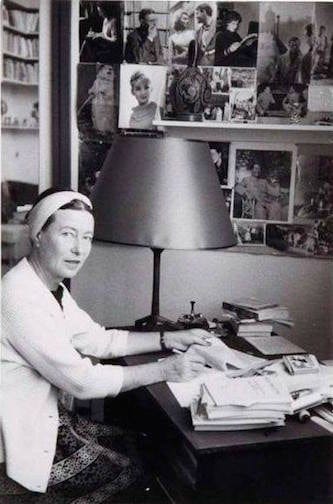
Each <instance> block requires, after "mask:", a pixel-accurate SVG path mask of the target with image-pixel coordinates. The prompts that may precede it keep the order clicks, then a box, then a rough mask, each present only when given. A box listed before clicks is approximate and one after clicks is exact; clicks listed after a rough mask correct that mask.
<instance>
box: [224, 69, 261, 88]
mask: <svg viewBox="0 0 333 504" xmlns="http://www.w3.org/2000/svg"><path fill="white" fill-rule="evenodd" d="M230 73H231V87H233V88H255V87H256V83H257V70H256V69H255V68H230Z"/></svg>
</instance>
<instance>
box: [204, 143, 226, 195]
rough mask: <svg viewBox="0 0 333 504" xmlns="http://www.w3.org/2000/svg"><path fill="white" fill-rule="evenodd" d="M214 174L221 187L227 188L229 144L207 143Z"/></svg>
mask: <svg viewBox="0 0 333 504" xmlns="http://www.w3.org/2000/svg"><path fill="white" fill-rule="evenodd" d="M208 145H209V149H210V153H211V156H212V160H213V163H214V165H215V168H216V173H217V175H218V178H219V182H220V184H221V186H222V187H228V186H229V184H228V172H229V170H228V168H229V147H230V144H229V143H222V142H208Z"/></svg>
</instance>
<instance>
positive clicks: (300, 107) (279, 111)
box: [256, 83, 308, 123]
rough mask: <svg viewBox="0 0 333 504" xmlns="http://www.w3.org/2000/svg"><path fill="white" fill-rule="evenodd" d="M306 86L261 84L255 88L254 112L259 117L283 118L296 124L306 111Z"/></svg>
mask: <svg viewBox="0 0 333 504" xmlns="http://www.w3.org/2000/svg"><path fill="white" fill-rule="evenodd" d="M307 105H308V86H304V85H303V84H291V85H285V84H283V83H272V84H269V83H263V84H259V86H258V88H257V103H256V112H257V115H258V116H259V117H285V118H288V119H289V120H290V122H291V123H297V122H299V121H300V120H301V118H302V117H304V116H305V115H306V113H307V110H308V106H307Z"/></svg>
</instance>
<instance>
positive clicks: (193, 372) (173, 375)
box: [160, 349, 206, 382]
mask: <svg viewBox="0 0 333 504" xmlns="http://www.w3.org/2000/svg"><path fill="white" fill-rule="evenodd" d="M205 363H206V362H205V358H204V357H202V356H200V355H198V354H197V353H196V352H193V351H192V350H191V349H189V350H188V351H187V352H184V353H183V354H182V355H175V356H173V357H167V358H166V359H164V360H163V361H162V362H161V363H160V364H162V365H163V367H164V377H165V380H166V381H171V382H182V381H188V380H192V379H193V378H195V377H196V376H198V375H199V374H200V373H202V372H203V371H204V369H205Z"/></svg>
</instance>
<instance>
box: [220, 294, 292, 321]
mask: <svg viewBox="0 0 333 504" xmlns="http://www.w3.org/2000/svg"><path fill="white" fill-rule="evenodd" d="M222 308H223V310H227V311H228V312H231V313H232V314H234V315H236V316H237V318H238V319H239V321H240V322H241V323H243V322H245V323H246V321H248V320H253V321H259V322H260V321H264V320H265V321H266V320H272V321H277V322H282V323H285V324H288V323H289V324H290V325H292V320H291V318H290V314H289V310H288V308H287V307H286V306H281V305H280V304H277V303H271V302H265V301H261V300H259V299H256V298H252V297H249V298H239V299H235V300H234V301H224V302H223V304H222Z"/></svg>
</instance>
